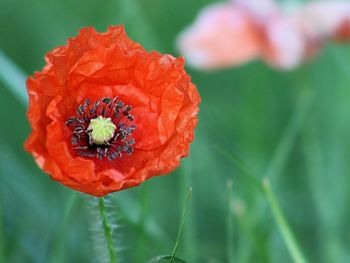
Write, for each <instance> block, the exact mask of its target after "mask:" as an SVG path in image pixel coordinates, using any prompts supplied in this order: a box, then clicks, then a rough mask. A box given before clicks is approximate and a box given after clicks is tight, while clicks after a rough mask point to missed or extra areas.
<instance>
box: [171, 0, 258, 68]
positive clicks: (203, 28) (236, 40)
mask: <svg viewBox="0 0 350 263" xmlns="http://www.w3.org/2000/svg"><path fill="white" fill-rule="evenodd" d="M260 42H261V40H260V36H259V33H258V30H257V25H256V24H255V23H254V21H252V19H251V18H250V16H249V15H248V14H246V13H245V12H244V11H243V10H240V9H239V8H237V7H235V6H233V5H231V4H229V3H227V4H215V5H211V6H208V7H207V8H205V9H204V10H203V11H202V12H201V13H200V15H199V16H198V18H197V20H196V21H195V22H194V23H193V24H192V25H191V26H190V27H189V28H187V29H186V30H185V31H184V32H182V33H181V35H180V36H179V38H178V45H179V48H180V50H181V52H182V53H183V54H184V56H185V57H186V58H187V60H188V63H190V64H191V65H192V66H194V67H198V68H202V69H212V68H220V67H227V66H233V65H237V64H241V63H244V62H246V61H248V60H251V59H254V58H256V57H258V55H259V54H260V48H261V47H260V44H259V43H260Z"/></svg>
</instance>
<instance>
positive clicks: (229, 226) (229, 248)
mask: <svg viewBox="0 0 350 263" xmlns="http://www.w3.org/2000/svg"><path fill="white" fill-rule="evenodd" d="M233 201H234V200H233V181H232V179H229V180H228V181H227V219H226V233H227V241H226V253H227V261H228V263H233V262H234V248H233V244H234V235H233V222H234V207H233V205H234V204H233Z"/></svg>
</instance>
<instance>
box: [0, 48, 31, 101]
mask: <svg viewBox="0 0 350 263" xmlns="http://www.w3.org/2000/svg"><path fill="white" fill-rule="evenodd" d="M0 80H2V81H3V82H4V84H6V85H5V86H7V87H8V88H9V91H10V92H11V93H12V94H13V95H14V96H15V97H16V98H17V99H18V100H19V102H21V103H22V104H23V105H27V102H28V96H27V92H26V87H25V82H26V74H25V73H24V72H22V70H20V69H19V68H18V67H17V66H16V64H15V63H14V62H13V61H11V59H10V58H9V57H7V56H6V55H5V54H4V53H3V52H2V51H0Z"/></svg>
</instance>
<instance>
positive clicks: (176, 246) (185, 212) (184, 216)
mask: <svg viewBox="0 0 350 263" xmlns="http://www.w3.org/2000/svg"><path fill="white" fill-rule="evenodd" d="M191 196H192V187H190V188H189V189H188V193H187V197H186V202H185V206H184V209H183V212H182V216H181V220H180V226H179V231H178V233H177V238H176V242H175V247H174V250H173V253H172V254H171V258H170V261H169V263H173V262H174V260H175V255H176V252H177V250H178V249H179V245H180V240H181V237H182V233H183V230H184V226H185V221H186V217H187V214H188V208H189V206H190V200H191Z"/></svg>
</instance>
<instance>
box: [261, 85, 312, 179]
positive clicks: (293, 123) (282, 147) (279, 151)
mask: <svg viewBox="0 0 350 263" xmlns="http://www.w3.org/2000/svg"><path fill="white" fill-rule="evenodd" d="M312 98H313V96H312V94H311V92H310V91H309V90H304V91H303V92H301V94H300V98H299V101H298V103H297V106H296V110H295V112H294V114H293V116H292V118H291V119H290V121H289V123H288V125H287V127H286V130H285V132H284V133H283V135H282V137H281V139H280V141H279V142H278V145H277V148H276V149H275V152H274V154H273V156H272V158H271V160H270V162H269V165H268V167H267V169H266V171H265V174H264V177H269V178H270V179H271V181H274V178H275V177H277V175H278V174H280V173H281V171H282V169H283V167H284V166H285V164H286V162H287V160H288V156H289V154H290V152H291V150H292V147H293V146H294V143H295V140H296V138H297V135H298V134H299V132H300V129H301V127H302V125H303V123H304V120H305V118H306V116H307V113H308V112H309V109H310V106H311V103H312Z"/></svg>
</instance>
